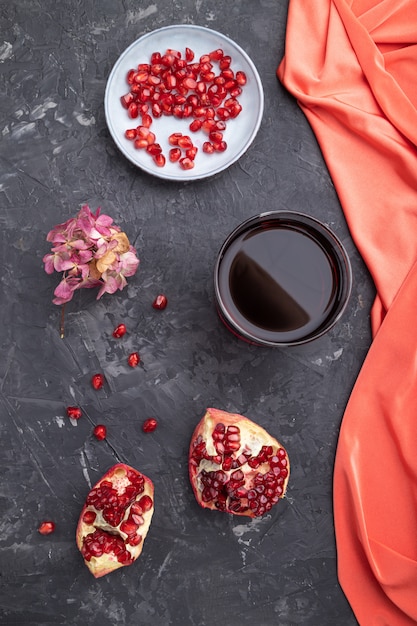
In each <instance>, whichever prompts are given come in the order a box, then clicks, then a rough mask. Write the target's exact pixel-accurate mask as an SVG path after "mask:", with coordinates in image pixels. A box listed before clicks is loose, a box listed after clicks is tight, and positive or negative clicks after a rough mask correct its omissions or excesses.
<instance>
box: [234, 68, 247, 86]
mask: <svg viewBox="0 0 417 626" xmlns="http://www.w3.org/2000/svg"><path fill="white" fill-rule="evenodd" d="M236 82H237V84H238V85H239V86H240V87H243V85H246V82H247V78H246V74H245V72H242V71H241V70H239V71H238V72H236Z"/></svg>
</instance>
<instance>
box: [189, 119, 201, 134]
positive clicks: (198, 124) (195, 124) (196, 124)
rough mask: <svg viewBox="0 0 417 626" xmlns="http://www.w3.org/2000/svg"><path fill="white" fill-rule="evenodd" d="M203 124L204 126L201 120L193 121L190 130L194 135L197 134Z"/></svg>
mask: <svg viewBox="0 0 417 626" xmlns="http://www.w3.org/2000/svg"><path fill="white" fill-rule="evenodd" d="M202 124H203V122H202V121H201V120H193V121H192V122H191V124H190V126H189V128H190V130H191V132H192V133H196V132H197V131H198V130H200V128H201V126H202Z"/></svg>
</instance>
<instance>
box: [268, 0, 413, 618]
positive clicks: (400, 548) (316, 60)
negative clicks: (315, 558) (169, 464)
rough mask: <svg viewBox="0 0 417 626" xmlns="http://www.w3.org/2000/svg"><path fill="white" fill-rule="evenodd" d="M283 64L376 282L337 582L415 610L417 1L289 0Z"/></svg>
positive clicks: (349, 450)
mask: <svg viewBox="0 0 417 626" xmlns="http://www.w3.org/2000/svg"><path fill="white" fill-rule="evenodd" d="M278 77H279V79H280V80H281V82H282V83H283V85H285V87H286V88H287V89H288V90H289V91H290V92H291V93H292V94H293V95H294V96H295V97H296V98H297V100H298V103H299V105H300V106H301V108H302V110H303V111H304V113H305V115H306V117H307V119H308V121H309V123H310V124H311V127H312V129H313V131H314V133H315V135H316V137H317V140H318V142H319V145H320V147H321V150H322V153H323V156H324V159H325V161H326V164H327V167H328V169H329V172H330V175H331V177H332V180H333V182H334V185H335V188H336V191H337V193H338V196H339V199H340V202H341V205H342V208H343V211H344V214H345V217H346V220H347V223H348V226H349V229H350V232H351V234H352V237H353V239H354V241H355V243H356V246H357V248H358V250H359V251H360V253H361V255H362V257H363V259H364V261H365V263H366V264H367V267H368V269H369V271H370V273H371V275H372V278H373V280H374V282H375V286H376V290H377V296H376V299H375V302H374V305H373V307H372V312H371V321H372V333H373V341H372V345H371V348H370V350H369V352H368V355H367V357H366V359H365V362H364V364H363V367H362V369H361V372H360V374H359V376H358V379H357V381H356V384H355V386H354V389H353V391H352V394H351V397H350V399H349V402H348V405H347V407H346V411H345V415H344V416H343V420H342V426H341V430H340V435H339V442H338V447H337V452H336V460H335V469H334V484H333V486H334V490H333V491H334V518H335V530H336V541H337V555H338V575H339V580H340V584H341V586H342V588H343V590H344V592H345V594H346V596H347V598H348V600H349V602H350V604H351V607H352V609H353V611H354V613H355V615H356V617H357V619H358V621H359V623H360V624H361V625H362V626H368V625H369V626H410V625H411V624H417V263H416V261H417V1H416V0H290V4H289V12H288V21H287V34H286V47H285V56H284V58H283V60H282V61H281V63H280V65H279V67H278Z"/></svg>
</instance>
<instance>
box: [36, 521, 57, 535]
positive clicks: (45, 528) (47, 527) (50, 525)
mask: <svg viewBox="0 0 417 626" xmlns="http://www.w3.org/2000/svg"><path fill="white" fill-rule="evenodd" d="M54 530H55V523H54V522H51V521H47V522H42V524H41V525H40V526H39V528H38V532H39V533H40V534H41V535H50V534H51V533H53V532H54Z"/></svg>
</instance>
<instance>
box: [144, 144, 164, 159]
mask: <svg viewBox="0 0 417 626" xmlns="http://www.w3.org/2000/svg"><path fill="white" fill-rule="evenodd" d="M146 152H149V154H150V155H151V156H156V155H158V154H161V153H162V147H161V146H160V144H159V143H151V144H150V145H148V147H147V148H146Z"/></svg>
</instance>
